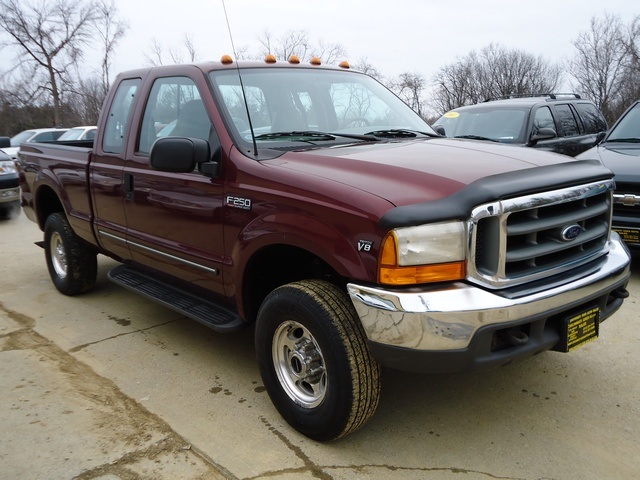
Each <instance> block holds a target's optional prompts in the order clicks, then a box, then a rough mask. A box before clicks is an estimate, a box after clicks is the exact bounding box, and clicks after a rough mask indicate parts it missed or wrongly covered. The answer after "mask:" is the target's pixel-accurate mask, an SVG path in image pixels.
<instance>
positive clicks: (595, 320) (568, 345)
mask: <svg viewBox="0 0 640 480" xmlns="http://www.w3.org/2000/svg"><path fill="white" fill-rule="evenodd" d="M599 330H600V309H599V308H598V307H591V308H588V309H586V310H581V311H579V312H578V313H575V314H573V315H570V316H568V317H566V318H564V319H562V321H561V324H560V341H559V342H558V344H557V345H556V346H555V347H554V348H553V350H556V351H558V352H570V351H572V350H575V349H576V348H578V347H581V346H582V345H584V344H585V343H587V342H590V341H592V340H595V339H596V338H598V334H599Z"/></svg>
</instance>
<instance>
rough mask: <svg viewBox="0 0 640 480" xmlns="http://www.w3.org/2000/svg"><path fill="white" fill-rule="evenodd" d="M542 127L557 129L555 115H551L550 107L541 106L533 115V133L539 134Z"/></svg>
mask: <svg viewBox="0 0 640 480" xmlns="http://www.w3.org/2000/svg"><path fill="white" fill-rule="evenodd" d="M541 128H551V129H553V130H554V131H555V130H556V124H555V123H554V121H553V116H552V115H551V110H550V109H549V107H540V108H539V109H537V110H536V113H535V115H534V117H533V130H532V132H531V134H532V135H537V134H538V133H539V132H540V129H541Z"/></svg>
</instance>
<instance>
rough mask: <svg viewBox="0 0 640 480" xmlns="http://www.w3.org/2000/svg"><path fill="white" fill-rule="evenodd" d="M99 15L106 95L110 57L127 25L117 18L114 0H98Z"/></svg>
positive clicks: (105, 91)
mask: <svg viewBox="0 0 640 480" xmlns="http://www.w3.org/2000/svg"><path fill="white" fill-rule="evenodd" d="M98 12H99V17H98V19H97V21H96V27H97V35H98V37H99V38H100V41H101V43H102V65H101V74H102V75H101V77H102V92H103V96H105V97H106V95H107V91H108V90H109V85H110V84H111V59H112V57H113V54H114V52H115V49H116V45H117V44H118V42H119V41H120V40H121V39H122V37H124V35H125V34H126V32H127V29H128V28H129V26H128V25H127V23H126V22H125V21H123V20H121V19H118V18H117V14H116V12H117V8H116V5H115V0H100V2H99V3H98Z"/></svg>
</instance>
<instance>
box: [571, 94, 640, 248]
mask: <svg viewBox="0 0 640 480" xmlns="http://www.w3.org/2000/svg"><path fill="white" fill-rule="evenodd" d="M578 158H581V159H589V158H597V159H599V160H601V161H602V162H603V163H604V164H605V165H606V166H607V167H609V168H610V169H611V170H613V172H614V173H615V174H616V176H615V181H616V191H615V192H614V194H613V225H612V226H613V229H614V230H616V231H617V232H618V233H619V234H620V236H621V237H622V239H623V240H624V241H625V243H626V244H627V245H628V246H629V247H631V248H633V249H634V250H640V163H639V162H640V100H636V102H635V103H634V104H633V105H631V107H629V108H628V109H627V111H626V112H625V113H623V114H622V116H621V117H620V118H619V119H618V121H617V122H616V123H615V124H614V125H613V127H612V128H611V130H610V131H609V133H608V134H607V136H606V137H605V138H604V140H603V141H602V143H600V144H599V145H598V146H597V147H594V148H592V149H590V150H588V151H586V152H584V153H583V154H581V155H580V156H579V157H578Z"/></svg>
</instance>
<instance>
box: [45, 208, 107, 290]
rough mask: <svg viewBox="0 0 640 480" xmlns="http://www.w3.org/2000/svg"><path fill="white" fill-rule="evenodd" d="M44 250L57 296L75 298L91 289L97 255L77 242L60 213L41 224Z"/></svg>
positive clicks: (77, 239) (80, 242) (95, 273)
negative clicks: (71, 296)
mask: <svg viewBox="0 0 640 480" xmlns="http://www.w3.org/2000/svg"><path fill="white" fill-rule="evenodd" d="M44 250H45V257H46V260H47V268H48V269H49V276H50V277H51V281H52V282H53V284H54V285H55V287H56V288H57V289H58V291H59V292H60V293H63V294H65V295H77V294H79V293H83V292H87V291H89V290H91V289H92V288H93V287H94V285H95V283H96V276H97V273H98V260H97V254H96V252H95V250H93V249H91V248H90V247H89V246H87V245H86V244H85V243H83V242H82V240H80V238H78V236H77V235H76V234H75V233H74V232H73V230H72V229H71V226H70V225H69V222H68V221H67V219H66V217H65V216H64V215H63V214H61V213H53V214H51V215H50V216H49V217H48V218H47V221H46V222H45V224H44Z"/></svg>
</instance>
